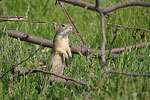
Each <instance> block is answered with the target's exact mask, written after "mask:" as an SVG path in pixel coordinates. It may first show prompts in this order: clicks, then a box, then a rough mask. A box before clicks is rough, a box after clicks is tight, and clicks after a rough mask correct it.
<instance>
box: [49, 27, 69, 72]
mask: <svg viewBox="0 0 150 100" xmlns="http://www.w3.org/2000/svg"><path fill="white" fill-rule="evenodd" d="M62 26H63V27H62ZM71 31H72V26H71V25H70V24H62V25H60V26H57V29H56V35H55V37H54V40H53V49H52V56H51V61H50V65H51V66H52V69H51V72H54V73H56V74H58V75H62V74H63V71H64V67H65V58H68V56H69V57H72V54H71V50H70V47H69V39H68V33H69V32H71Z"/></svg>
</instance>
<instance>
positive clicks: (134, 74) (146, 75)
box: [109, 70, 150, 77]
mask: <svg viewBox="0 0 150 100" xmlns="http://www.w3.org/2000/svg"><path fill="white" fill-rule="evenodd" d="M109 73H112V74H122V75H127V76H134V77H136V76H144V77H150V74H136V73H128V72H119V71H113V70H110V71H109Z"/></svg>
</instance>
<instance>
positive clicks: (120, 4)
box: [103, 1, 150, 14]
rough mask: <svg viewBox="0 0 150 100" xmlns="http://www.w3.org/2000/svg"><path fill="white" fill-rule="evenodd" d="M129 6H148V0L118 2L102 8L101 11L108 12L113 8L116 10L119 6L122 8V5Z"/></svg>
mask: <svg viewBox="0 0 150 100" xmlns="http://www.w3.org/2000/svg"><path fill="white" fill-rule="evenodd" d="M129 6H144V7H150V2H143V1H131V2H126V3H118V4H115V5H112V6H109V7H107V8H104V9H103V12H104V13H105V14H106V13H109V12H112V11H114V10H117V9H119V8H124V7H129Z"/></svg>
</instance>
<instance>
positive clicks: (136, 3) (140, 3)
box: [59, 0, 150, 14]
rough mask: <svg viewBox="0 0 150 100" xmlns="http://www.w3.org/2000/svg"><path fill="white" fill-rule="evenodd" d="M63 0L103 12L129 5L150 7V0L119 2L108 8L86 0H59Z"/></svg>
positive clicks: (63, 0)
mask: <svg viewBox="0 0 150 100" xmlns="http://www.w3.org/2000/svg"><path fill="white" fill-rule="evenodd" d="M59 1H62V2H66V3H69V4H72V5H75V6H79V7H82V8H85V9H88V10H93V11H97V12H99V11H102V12H103V14H107V13H110V12H112V11H114V10H117V9H119V8H124V7H129V6H144V7H150V2H143V1H131V2H125V3H118V4H115V5H112V6H109V7H106V8H101V7H96V6H95V4H90V3H88V2H84V1H81V0H59Z"/></svg>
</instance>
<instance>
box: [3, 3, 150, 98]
mask: <svg viewBox="0 0 150 100" xmlns="http://www.w3.org/2000/svg"><path fill="white" fill-rule="evenodd" d="M46 1H47V0H36V1H35V0H1V1H0V5H1V6H0V17H4V16H26V17H27V19H28V20H29V21H49V22H57V23H59V24H62V23H68V21H67V19H66V16H65V15H64V13H63V11H62V9H61V7H60V6H59V5H55V0H50V3H49V4H48V6H47V12H46V14H45V15H43V13H44V11H45V9H44V6H45V4H46ZM87 1H89V2H91V3H94V1H93V0H87ZM128 1H133V0H128ZM134 1H135V0H134ZM142 1H146V0H142ZM147 1H148V0H147ZM121 2H124V0H119V1H118V0H107V1H105V0H102V1H101V3H102V6H103V7H107V6H110V5H112V4H116V3H121ZM65 7H66V9H67V10H68V12H69V14H70V17H71V18H72V20H73V21H74V23H75V25H76V26H77V28H78V30H79V32H80V33H81V35H82V36H83V38H84V40H85V41H86V43H88V45H89V47H90V48H92V49H101V34H100V31H101V30H100V22H99V21H100V16H99V14H98V13H96V12H93V11H88V10H85V9H83V8H80V7H76V6H72V5H69V4H65ZM110 17H111V19H110V18H109V17H108V16H106V19H105V20H106V23H108V22H109V23H115V24H120V25H126V26H131V27H143V28H145V29H150V23H149V22H150V8H148V7H127V8H123V9H118V10H116V11H114V12H112V15H111V16H110ZM2 24H3V25H5V27H6V28H7V29H13V30H16V31H21V32H26V33H30V34H33V35H36V36H39V37H41V38H46V39H49V40H52V39H53V37H54V34H55V31H54V30H53V29H52V26H51V25H50V24H31V23H23V22H3V23H2ZM114 29H115V28H113V29H110V28H108V27H107V26H106V35H107V45H106V49H109V48H110V42H111V41H112V39H113V31H112V30H114ZM4 33H5V32H2V31H1V33H0V58H1V59H3V60H5V61H7V62H10V63H13V64H16V63H18V62H20V61H22V60H24V59H26V58H27V57H28V56H29V55H30V54H31V53H33V52H34V51H35V50H36V49H38V48H39V45H34V44H31V43H26V42H23V41H20V40H19V39H18V40H17V39H13V38H10V37H8V36H7V34H5V35H3V34H4ZM132 33H135V30H124V29H123V30H119V31H118V35H117V39H116V40H115V42H114V44H113V45H112V47H113V48H116V47H122V46H127V45H131V44H135V43H141V42H147V41H150V36H148V37H147V39H143V40H141V39H140V34H142V33H143V32H142V31H139V32H138V35H137V39H133V38H131V34H132ZM146 33H147V35H150V33H148V32H146ZM69 38H70V44H71V45H78V44H79V43H78V41H77V39H76V36H75V34H74V33H72V34H70V36H69ZM43 49H45V48H44V47H41V49H40V50H39V51H38V52H37V53H36V54H35V55H34V56H33V57H32V58H31V59H29V60H28V61H26V62H24V63H23V64H21V65H19V66H18V69H20V70H22V71H27V70H28V69H29V68H30V67H32V68H39V62H43V63H45V64H48V63H49V60H50V51H49V52H45V53H44V54H42V52H41V51H42V50H43ZM24 52H26V53H24ZM149 54H150V50H149V47H145V48H143V49H135V50H130V51H125V52H123V53H122V55H123V57H121V58H118V59H117V60H115V61H114V60H110V62H109V65H108V67H109V69H113V70H118V71H124V72H132V73H149V72H150V67H149V66H150V55H149ZM40 55H42V57H41V56H40ZM140 55H144V56H145V58H144V60H140V59H139V56H140ZM89 59H91V60H89ZM89 59H88V58H87V57H85V56H83V55H73V58H72V59H69V60H67V64H66V65H67V67H66V68H65V72H64V75H65V76H69V77H72V78H75V79H77V80H80V81H85V82H87V83H89V84H91V85H92V88H90V87H84V86H80V85H78V86H75V85H73V84H68V85H64V84H63V83H59V84H58V83H53V84H50V79H49V78H50V76H49V75H44V74H41V73H36V74H32V75H28V76H23V77H21V78H20V80H18V79H17V76H12V74H11V72H10V73H8V74H7V75H6V76H5V77H4V79H3V80H0V100H32V99H33V100H58V99H61V100H83V99H84V94H87V93H88V92H89V91H90V90H91V89H93V88H94V87H95V86H97V84H99V82H100V80H101V78H102V77H103V74H104V71H103V70H102V68H101V61H100V60H99V59H94V58H93V55H90V57H89ZM10 67H11V65H10V64H4V63H2V61H1V60H0V75H1V74H3V73H4V72H5V71H7V70H9V69H10ZM149 83H150V79H149V78H148V77H130V76H123V75H116V74H110V75H109V76H108V78H107V79H106V80H105V83H104V86H103V87H101V88H100V89H98V90H97V91H95V92H94V93H93V95H92V98H93V99H94V100H99V99H101V100H149V98H150V85H149Z"/></svg>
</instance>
